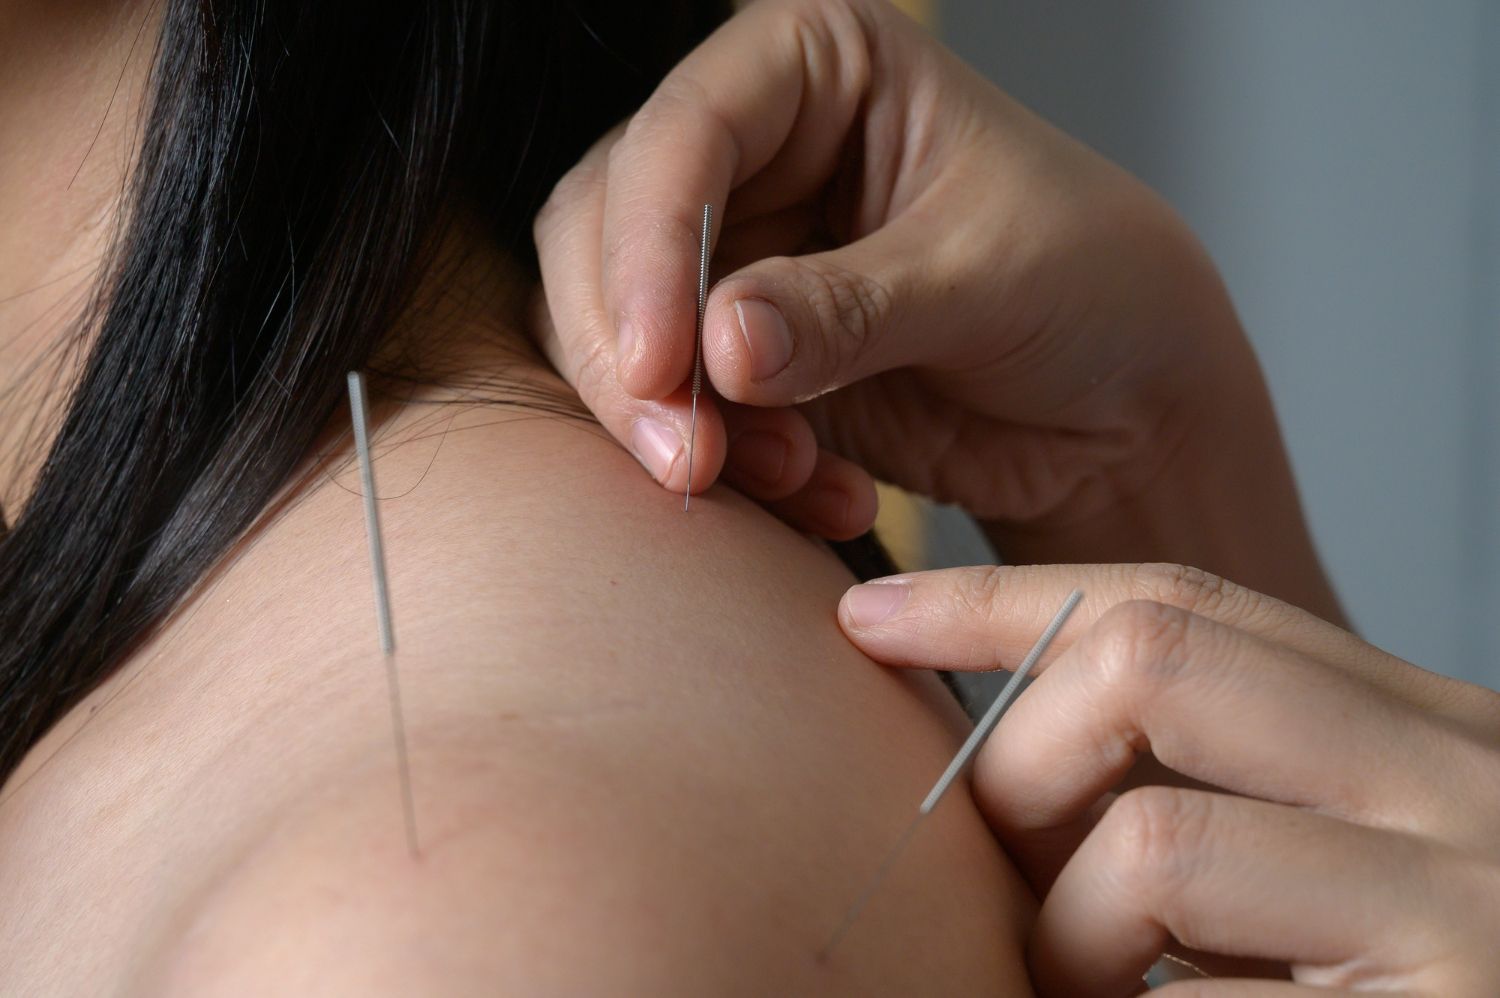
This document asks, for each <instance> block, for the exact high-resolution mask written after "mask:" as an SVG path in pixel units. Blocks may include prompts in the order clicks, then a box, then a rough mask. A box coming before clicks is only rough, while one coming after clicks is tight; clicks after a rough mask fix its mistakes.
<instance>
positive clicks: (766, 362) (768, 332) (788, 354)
mask: <svg viewBox="0 0 1500 998" xmlns="http://www.w3.org/2000/svg"><path fill="white" fill-rule="evenodd" d="M734 312H735V315H737V316H739V319H740V335H741V336H743V337H744V338H745V349H746V350H748V351H750V377H751V378H752V379H754V380H756V381H764V380H765V379H767V378H769V377H771V376H772V375H775V374H779V373H781V371H782V369H783V368H785V367H786V366H787V364H789V363H791V360H792V331H791V330H790V329H788V328H787V324H786V319H784V318H782V316H781V310H780V309H778V308H777V307H776V306H775V305H772V304H771V303H770V302H768V301H761V300H760V299H759V298H741V299H740V300H739V301H737V302H735V303H734Z"/></svg>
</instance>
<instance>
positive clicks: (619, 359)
mask: <svg viewBox="0 0 1500 998" xmlns="http://www.w3.org/2000/svg"><path fill="white" fill-rule="evenodd" d="M616 337H617V338H616V340H615V364H616V365H617V366H619V367H621V368H623V367H624V366H625V365H626V364H628V363H630V358H631V357H634V356H635V341H636V328H635V320H634V319H632V318H630V317H628V316H627V317H626V318H624V319H621V320H620V329H619V332H618V333H617V334H616Z"/></svg>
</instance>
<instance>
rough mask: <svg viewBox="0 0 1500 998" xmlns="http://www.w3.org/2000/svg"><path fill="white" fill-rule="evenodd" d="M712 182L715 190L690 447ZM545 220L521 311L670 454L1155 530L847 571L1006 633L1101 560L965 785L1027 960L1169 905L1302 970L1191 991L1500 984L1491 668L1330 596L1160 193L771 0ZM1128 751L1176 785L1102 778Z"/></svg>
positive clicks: (1075, 949)
mask: <svg viewBox="0 0 1500 998" xmlns="http://www.w3.org/2000/svg"><path fill="white" fill-rule="evenodd" d="M852 181H857V183H855V182H852ZM703 202H709V203H712V204H714V205H715V206H716V207H717V208H718V209H719V212H720V216H721V217H722V218H723V219H724V220H725V222H724V230H723V233H722V236H721V238H720V240H719V243H718V249H717V260H718V266H717V267H716V276H717V277H718V284H717V286H716V287H715V289H714V290H713V292H712V294H711V296H710V300H709V309H708V316H707V320H706V324H705V332H704V355H705V358H706V365H707V371H708V376H709V380H710V381H711V383H712V387H713V389H714V392H713V395H712V397H711V401H710V402H709V404H708V405H707V406H700V420H701V422H700V425H699V427H698V453H697V455H696V460H695V465H694V469H693V479H692V481H691V482H689V481H688V480H687V469H686V461H685V459H684V454H683V452H682V449H681V440H682V439H683V438H684V437H685V433H686V428H687V411H688V410H687V401H688V396H687V393H686V392H685V390H684V387H683V384H684V379H685V378H686V375H687V372H688V370H689V368H690V365H691V363H692V356H693V350H692V330H693V322H692V312H691V309H692V303H693V297H694V296H693V290H692V289H693V285H694V282H695V280H696V274H695V273H694V270H695V262H696V253H695V252H693V249H694V247H695V244H696V231H697V230H696V225H697V217H698V212H699V208H700V205H701V204H702V203H703ZM537 241H538V246H539V249H540V251H541V256H542V265H543V272H544V279H545V281H546V285H547V304H548V305H549V306H550V311H551V321H550V322H543V323H540V324H539V325H538V334H539V336H540V341H541V342H542V344H543V345H544V347H545V349H546V350H547V352H548V355H549V356H550V357H551V358H552V360H553V361H554V363H555V364H556V366H557V367H558V369H559V371H561V372H562V373H563V375H564V376H565V377H567V378H568V379H569V380H570V381H571V382H572V383H573V384H574V385H575V387H576V388H577V389H578V391H579V393H580V395H581V396H582V398H583V400H584V401H585V402H586V403H587V404H588V405H590V407H591V408H593V410H594V411H595V412H596V414H598V416H599V418H600V421H601V423H602V424H603V425H604V426H605V428H606V429H608V430H609V431H610V432H612V433H614V434H615V436H616V437H617V438H618V439H619V440H620V441H621V442H622V443H623V444H625V445H626V446H628V447H631V448H632V449H633V450H634V452H635V453H636V455H637V457H638V458H639V459H640V461H641V463H642V464H643V465H645V467H646V468H647V470H648V471H649V472H650V473H651V474H652V475H653V477H655V478H656V479H657V480H658V481H659V482H660V483H661V484H662V485H664V486H665V487H667V488H668V489H671V490H674V491H682V490H684V489H691V490H692V491H693V492H695V493H696V492H698V491H699V490H702V489H705V488H707V487H708V486H709V484H710V483H711V482H713V481H714V480H715V479H716V478H717V477H718V476H719V475H721V474H722V475H723V476H724V477H725V478H726V479H728V480H730V481H732V482H734V483H735V484H736V485H737V486H738V487H739V488H741V489H743V490H744V491H745V492H747V493H748V494H750V495H753V496H755V497H757V498H759V499H760V500H762V501H763V502H765V503H766V504H767V505H768V506H769V507H770V508H771V509H773V510H774V511H776V512H777V513H778V514H780V515H781V516H783V517H784V518H786V519H787V520H789V521H790V522H792V523H795V524H798V525H800V526H803V527H804V528H807V529H810V530H814V531H817V532H821V533H824V534H826V535H828V536H846V535H848V534H851V533H855V532H858V531H859V530H861V529H863V528H865V527H866V526H868V525H869V523H870V521H871V518H872V517H873V515H874V505H873V498H872V493H871V491H870V487H869V480H870V477H871V476H872V475H874V476H879V477H881V478H885V479H889V480H891V481H894V482H896V483H898V484H901V485H904V486H906V487H908V488H910V489H913V490H915V491H918V492H922V493H925V494H928V495H931V496H934V497H935V498H938V499H941V500H944V501H947V502H956V503H959V504H961V505H963V506H964V507H965V508H967V509H968V510H969V511H970V512H971V513H973V514H974V515H975V517H976V518H978V519H979V520H980V521H981V523H982V525H983V526H984V527H985V529H986V531H987V532H988V533H989V535H990V537H991V538H992V539H993V540H994V541H995V543H996V545H997V547H998V548H999V549H1000V551H1001V552H1002V554H1003V555H1005V556H1006V557H1007V558H1008V559H1010V560H1012V561H1016V562H1063V563H1066V562H1080V561H1090V562H1163V563H1166V564H1161V565H1155V566H1152V565H1145V566H1138V565H1130V564H1124V565H1116V566H1106V567H1091V566H1085V565H1058V566H1056V567H1051V568H1036V569H1024V568H1017V569H999V570H995V569H974V570H963V571H958V572H950V573H936V574H929V575H918V576H912V577H908V578H903V579H901V580H887V581H885V582H882V583H880V584H877V585H874V586H862V587H860V588H858V589H855V590H853V591H851V592H850V593H849V594H847V595H846V596H845V598H844V600H843V603H842V604H841V611H840V623H841V624H842V625H843V627H844V629H845V632H846V633H847V634H848V636H849V638H850V640H852V641H853V642H854V643H856V644H857V645H858V646H859V647H860V648H861V650H863V651H864V652H866V653H867V654H869V655H870V656H872V657H873V658H875V659H876V660H878V661H882V662H885V663H886V664H889V665H892V666H925V667H938V666H942V667H948V668H961V669H988V668H995V667H1002V666H1004V665H1006V664H1008V663H1011V662H1014V661H1016V659H1017V658H1018V657H1019V656H1020V655H1021V654H1022V653H1023V652H1024V648H1025V647H1026V645H1027V644H1028V643H1029V642H1030V640H1031V639H1032V638H1033V637H1034V635H1035V633H1036V632H1037V631H1038V630H1039V629H1040V628H1041V627H1042V626H1043V624H1044V623H1045V621H1046V619H1047V618H1048V617H1049V616H1050V615H1051V613H1052V612H1053V610H1054V609H1055V608H1056V606H1057V605H1058V604H1059V603H1060V602H1061V601H1062V599H1063V597H1064V596H1065V595H1066V593H1067V592H1068V591H1069V590H1070V589H1072V588H1073V587H1074V586H1079V587H1081V588H1083V589H1084V590H1085V591H1086V593H1087V599H1086V602H1085V603H1084V607H1083V610H1082V611H1081V613H1080V616H1079V618H1078V619H1077V620H1076V621H1075V622H1073V623H1072V624H1071V625H1070V626H1069V628H1068V630H1067V631H1065V633H1064V638H1063V640H1062V641H1061V642H1060V646H1059V647H1060V648H1061V649H1062V650H1061V651H1060V652H1056V653H1054V655H1053V657H1052V664H1051V665H1050V667H1049V668H1048V669H1047V670H1046V671H1045V672H1044V673H1043V675H1042V676H1041V678H1040V679H1039V681H1038V683H1037V685H1036V686H1035V688H1034V689H1033V690H1031V691H1029V692H1028V693H1026V694H1025V695H1023V697H1022V698H1021V700H1020V701H1019V702H1018V704H1017V706H1016V707H1015V711H1014V713H1013V714H1012V715H1010V716H1009V717H1008V718H1007V719H1006V721H1005V722H1004V723H1003V724H1002V725H1001V727H1000V734H999V735H998V736H997V738H996V739H995V740H994V741H993V742H992V743H991V745H990V746H988V747H987V749H986V750H985V752H984V754H983V755H982V757H981V759H980V762H979V766H978V770H977V780H976V784H975V792H976V794H977V796H978V799H979V801H980V804H981V806H982V807H983V809H984V811H985V814H986V816H987V818H988V819H989V823H990V827H991V829H992V831H993V832H994V834H995V835H996V836H997V838H999V839H1000V840H1001V841H1003V842H1004V843H1005V844H1006V846H1007V848H1008V849H1009V850H1010V851H1011V853H1012V854H1013V855H1014V856H1015V857H1016V858H1017V860H1018V861H1019V862H1020V863H1021V864H1022V867H1023V870H1024V872H1025V873H1026V875H1027V877H1028V879H1029V881H1030V883H1031V884H1032V886H1033V887H1034V888H1035V889H1036V890H1037V891H1038V893H1039V894H1040V895H1041V896H1042V897H1043V899H1044V900H1043V904H1042V909H1041V913H1040V916H1039V919H1038V921H1037V923H1036V926H1035V929H1034V931H1033V933H1032V934H1031V936H1030V941H1029V944H1028V959H1029V966H1030V969H1031V971H1032V974H1033V980H1034V984H1035V985H1036V986H1037V987H1038V989H1039V990H1040V991H1042V992H1044V993H1048V994H1058V995H1112V994H1122V993H1127V992H1129V990H1130V989H1131V988H1132V987H1133V986H1134V982H1136V981H1137V980H1138V979H1139V974H1140V972H1141V971H1142V970H1143V969H1144V968H1145V967H1146V966H1148V965H1149V964H1150V963H1151V961H1152V960H1153V959H1154V958H1155V956H1156V955H1157V954H1159V953H1160V952H1161V951H1162V950H1163V949H1164V948H1168V947H1169V946H1170V945H1172V944H1173V940H1176V941H1177V942H1178V943H1181V944H1185V945H1188V946H1192V947H1196V948H1197V949H1198V950H1201V951H1207V952H1208V953H1209V954H1227V955H1232V956H1236V957H1253V958H1259V959H1261V960H1265V961H1271V962H1272V963H1271V964H1269V966H1272V967H1274V966H1276V965H1279V966H1280V968H1281V975H1282V976H1290V977H1291V978H1292V980H1289V981H1288V980H1283V981H1277V982H1270V981H1264V980H1260V981H1256V980H1250V979H1241V980H1239V981H1232V980H1225V981H1216V982H1212V983H1201V982H1200V983H1194V984H1183V985H1174V989H1175V990H1171V989H1169V992H1170V993H1175V994H1179V995H1181V994H1201V995H1225V996H1228V995H1236V996H1239V995H1255V996H1268V998H1269V996H1280V995H1291V994H1301V993H1308V994H1312V993H1326V991H1327V989H1333V990H1339V989H1343V990H1358V991H1373V992H1384V993H1401V994H1422V995H1434V996H1436V995H1486V994H1491V993H1493V988H1494V982H1495V981H1496V980H1497V979H1500V961H1497V958H1496V956H1495V951H1494V945H1493V941H1494V940H1495V939H1496V938H1500V848H1497V846H1496V843H1497V842H1500V778H1497V776H1496V774H1497V773H1500V697H1497V695H1496V694H1494V693H1492V692H1490V691H1487V690H1484V689H1481V688H1479V687H1476V686H1472V685H1468V684H1464V683H1460V682H1456V681H1452V680H1447V679H1443V678H1441V677H1438V676H1435V675H1433V674H1430V673H1427V672H1425V671H1423V670H1421V669H1419V668H1417V667H1416V666H1413V665H1411V664H1409V663H1406V662H1403V661H1400V660H1398V659H1395V658H1394V657H1392V656H1389V655H1387V654H1385V653H1383V652H1381V651H1380V650H1378V649H1375V648H1372V647H1370V646H1369V645H1367V644H1364V643H1363V642H1361V641H1359V640H1358V639H1357V638H1356V637H1354V636H1353V635H1351V634H1349V633H1348V632H1347V631H1344V630H1343V629H1341V628H1340V627H1339V626H1338V625H1339V623H1340V622H1341V619H1342V618H1341V613H1340V610H1339V608H1338V605H1337V602H1336V600H1335V598H1334V596H1333V594H1332V592H1331V590H1330V588H1329V586H1328V584H1327V582H1326V579H1325V578H1324V575H1323V573H1322V570H1321V568H1320V566H1319V565H1318V561H1317V558H1316V556H1315V554H1314V552H1313V549H1312V546H1311V542H1310V540H1309V538H1308V535H1307V531H1306V528H1305V526H1304V524H1303V521H1302V516H1301V513H1300V510H1299V508H1298V503H1297V499H1296V492H1295V488H1294V485H1293V482H1292V480H1291V476H1290V472H1289V470H1288V466H1287V462H1286V458H1285V455H1284V452H1283V448H1282V444H1281V441H1280V438H1279V432H1278V430H1277V427H1276V421H1275V418H1274V415H1273V413H1272V411H1271V407H1270V403H1269V400H1268V397H1267V394H1266V390H1265V386H1264V384H1263V381H1262V379H1261V377H1260V374H1259V371H1258V369H1257V367H1256V364H1255V360H1254V357H1253V355H1252V353H1251V352H1250V349H1249V347H1248V344H1247V342H1246V340H1245V338H1244V335H1243V333H1242V331H1241V330H1240V328H1239V324H1238V321H1237V319H1236V318H1235V315H1234V313H1233V310H1232V308H1231V307H1230V305H1229V302H1228V300H1227V296H1226V295H1225V293H1224V290H1223V287H1222V285H1221V283H1220V281H1219V279H1218V277H1217V275H1216V274H1215V272H1214V270H1213V267H1212V265H1211V264H1210V263H1209V262H1208V261H1207V259H1206V258H1205V257H1204V255H1203V254H1202V252H1201V250H1200V249H1199V248H1198V246H1197V245H1196V243H1195V242H1194V240H1193V239H1192V237H1191V236H1190V235H1189V234H1188V233H1187V232H1186V231H1185V230H1184V228H1183V226H1182V225H1181V223H1180V222H1179V221H1178V220H1177V219H1176V218H1175V217H1174V216H1173V215H1172V213H1171V212H1170V211H1169V210H1168V209H1167V208H1166V207H1165V206H1164V205H1163V204H1162V203H1161V202H1160V201H1159V200H1158V199H1156V198H1155V197H1154V196H1152V195H1151V194H1150V192H1148V191H1146V190H1145V189H1144V188H1142V187H1141V186H1140V185H1139V184H1137V183H1136V182H1135V181H1133V180H1131V179H1130V178H1129V177H1127V176H1125V175H1124V174H1123V173H1122V172H1120V171H1119V170H1117V169H1115V168H1114V167H1112V166H1110V165H1109V164H1108V163H1106V162H1104V161H1103V160H1101V159H1100V158H1098V157H1097V156H1095V155H1093V154H1092V153H1090V152H1089V151H1088V150H1086V149H1084V148H1082V147H1080V146H1078V145H1077V144H1075V143H1073V142H1071V141H1069V140H1068V139H1067V138H1066V137H1064V136H1062V135H1060V134H1058V133H1057V132H1056V131H1054V130H1052V129H1050V128H1048V127H1047V126H1046V125H1045V124H1043V123H1042V122H1040V121H1038V120H1036V119H1035V118H1034V117H1032V116H1031V115H1029V114H1028V113H1026V112H1025V111H1024V110H1023V109H1022V108H1020V107H1018V106H1016V105H1015V104H1014V103H1013V102H1011V101H1009V100H1008V99H1007V98H1006V97H1005V96H1004V95H1003V94H1001V93H999V92H998V91H997V90H995V89H994V88H993V87H991V86H990V85H988V84H987V83H985V82H984V81H982V80H981V79H979V78H978V77H977V76H976V75H975V74H973V73H972V72H970V71H969V70H968V69H967V68H965V67H964V66H962V65H961V64H960V63H959V62H957V60H955V59H953V58H952V57H951V56H950V55H948V54H947V53H945V52H943V51H942V50H941V49H940V48H939V47H938V46H937V45H936V44H935V43H933V42H932V41H931V40H930V39H928V38H926V37H925V36H924V35H923V34H922V33H921V32H920V31H919V30H918V29H917V28H916V27H915V26H914V25H912V24H911V23H909V22H907V21H905V20H904V19H902V18H901V17H900V16H899V15H897V14H895V13H894V12H893V11H892V10H891V9H890V8H889V7H887V6H885V5H883V4H881V3H878V2H875V0H847V2H832V0H829V2H813V0H762V2H761V3H757V4H755V5H752V6H751V7H750V8H749V10H748V11H747V12H745V13H744V14H742V15H740V16H739V17H738V18H736V19H735V21H734V22H732V23H731V24H730V25H728V26H726V27H725V28H723V29H721V30H720V31H719V32H718V33H717V34H716V35H715V36H713V37H712V38H710V39H709V40H708V41H707V42H705V43H704V45H703V46H702V47H701V48H700V49H699V50H698V51H696V52H694V53H693V54H692V55H691V56H690V57H689V58H688V59H686V60H685V61H684V62H683V63H682V64H681V65H680V66H679V67H678V69H677V70H676V71H675V72H674V73H673V75H672V76H671V77H669V78H668V79H667V81H666V82H665V83H664V84H663V85H662V87H661V88H660V89H659V90H658V92H657V94H656V95H655V96H654V97H653V98H652V100H651V101H650V102H648V103H647V105H646V106H645V107H644V108H643V109H642V110H641V112H640V113H639V114H637V115H636V116H635V117H634V118H632V119H631V121H629V122H628V123H627V124H626V125H624V126H622V127H621V128H619V129H616V131H615V132H613V133H612V134H610V135H609V136H606V137H605V138H604V139H603V140H602V141H601V142H600V144H599V145H598V146H597V147H596V148H595V149H594V150H593V151H592V152H590V153H589V155H588V156H587V157H585V159H584V160H583V162H582V163H581V164H580V165H579V166H578V167H577V168H576V169H575V170H574V171H573V173H572V174H571V175H570V176H569V177H568V178H567V179H565V180H564V182H563V184H562V185H560V187H559V190H558V192H557V194H556V195H555V196H554V202H553V204H552V205H551V206H550V208H549V210H548V211H547V212H545V213H544V214H543V216H542V218H541V219H540V220H539V222H538V226H537ZM643 426H644V427H647V428H648V429H649V432H647V433H644V434H643V433H642V427H643ZM1173 563H1176V564H1179V565H1180V564H1191V565H1196V566H1200V568H1203V569H1208V570H1209V571H1210V572H1212V573H1216V574H1208V572H1204V571H1200V570H1198V569H1183V568H1178V567H1174V564H1173ZM1221 577H1227V578H1231V579H1233V580H1235V583H1238V584H1235V583H1228V582H1222V581H1220V578H1221ZM1262 594H1266V595H1262ZM882 614H888V615H887V616H882ZM1152 754H1154V756H1155V759H1154V760H1153V759H1151V755H1152ZM1138 759H1141V760H1143V764H1138V762H1137V760H1138ZM1163 765H1165V766H1166V767H1169V769H1168V771H1167V772H1165V773H1163V772H1162V766H1163ZM1132 770H1134V772H1133V773H1132ZM1144 774H1149V775H1153V776H1155V777H1157V778H1165V781H1166V783H1168V784H1170V785H1168V786H1156V787H1148V788H1138V789H1134V790H1130V791H1129V792H1126V793H1124V794H1123V795H1122V796H1118V797H1116V793H1117V792H1120V791H1126V790H1128V789H1129V787H1131V786H1132V785H1136V784H1139V783H1140V782H1141V779H1142V776H1143V775H1144ZM1127 777H1129V779H1128V781H1127ZM1204 959H1205V964H1206V965H1208V966H1210V967H1213V968H1214V969H1216V970H1222V971H1223V972H1224V973H1227V974H1229V975H1231V976H1233V975H1239V974H1247V973H1248V971H1247V970H1246V969H1245V968H1246V964H1245V963H1243V962H1240V963H1236V964H1230V963H1225V962H1220V961H1215V960H1213V958H1212V956H1209V957H1205V958H1204ZM1263 966H1266V965H1263ZM1320 989H1321V990H1320Z"/></svg>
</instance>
